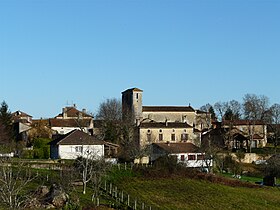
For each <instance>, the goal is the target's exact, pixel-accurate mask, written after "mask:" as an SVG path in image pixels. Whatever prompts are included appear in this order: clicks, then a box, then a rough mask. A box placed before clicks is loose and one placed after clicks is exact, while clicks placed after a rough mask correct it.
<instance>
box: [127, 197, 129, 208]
mask: <svg viewBox="0 0 280 210" xmlns="http://www.w3.org/2000/svg"><path fill="white" fill-rule="evenodd" d="M127 205H128V206H129V195H127Z"/></svg>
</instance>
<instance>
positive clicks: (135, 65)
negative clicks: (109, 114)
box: [0, 0, 280, 118]
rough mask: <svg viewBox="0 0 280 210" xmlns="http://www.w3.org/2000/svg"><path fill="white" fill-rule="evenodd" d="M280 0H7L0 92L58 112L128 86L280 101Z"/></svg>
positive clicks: (173, 94) (166, 100)
mask: <svg viewBox="0 0 280 210" xmlns="http://www.w3.org/2000/svg"><path fill="white" fill-rule="evenodd" d="M279 11H280V1H278V0H275V1H272V0H262V1H260V0H254V1H253V0H223V1H222V0H220V1H217V0H211V1H208V0H193V1H191V0H99V1H95V0H88V1H86V0H75V1H74V0H17V1H16V0H0V75H1V77H0V78H1V81H0V100H1V101H3V100H5V101H6V102H7V103H8V105H9V107H10V109H11V111H15V110H22V111H24V112H27V113H29V114H31V115H32V116H33V117H35V118H39V117H43V118H44V117H53V116H55V115H56V114H58V113H60V112H61V109H62V107H64V106H66V105H67V104H71V103H75V104H77V106H78V108H80V109H82V108H86V109H87V110H89V111H91V112H95V111H96V109H97V107H98V106H99V104H100V102H102V101H104V100H105V99H107V98H113V97H116V98H120V97H121V92H122V91H123V90H125V89H127V88H131V87H138V88H141V89H143V90H144V94H143V103H144V105H188V104H189V103H191V105H192V106H193V107H195V108H199V107H200V106H202V105H204V104H206V103H211V104H212V103H215V102H217V101H229V100H232V99H235V100H239V101H241V100H242V97H243V96H244V95H245V94H246V93H255V94H257V95H266V96H268V97H269V98H270V101H271V103H280V98H279V89H280V83H279V79H280V73H279V70H280V24H279V21H280V12H279Z"/></svg>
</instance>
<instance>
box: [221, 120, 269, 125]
mask: <svg viewBox="0 0 280 210" xmlns="http://www.w3.org/2000/svg"><path fill="white" fill-rule="evenodd" d="M223 124H224V125H230V124H232V125H265V123H264V122H263V121H261V120H224V121H223Z"/></svg>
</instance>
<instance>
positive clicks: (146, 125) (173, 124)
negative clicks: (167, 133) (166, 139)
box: [140, 122, 193, 128]
mask: <svg viewBox="0 0 280 210" xmlns="http://www.w3.org/2000/svg"><path fill="white" fill-rule="evenodd" d="M140 128H193V127H192V126H190V125H189V124H188V123H183V122H167V123H165V122H145V123H141V124H140Z"/></svg>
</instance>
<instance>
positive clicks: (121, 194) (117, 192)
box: [101, 181, 156, 210]
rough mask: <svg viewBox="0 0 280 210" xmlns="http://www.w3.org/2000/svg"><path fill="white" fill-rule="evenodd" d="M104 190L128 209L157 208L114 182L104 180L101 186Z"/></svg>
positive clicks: (152, 209)
mask: <svg viewBox="0 0 280 210" xmlns="http://www.w3.org/2000/svg"><path fill="white" fill-rule="evenodd" d="M101 189H102V191H103V192H105V193H106V194H107V195H109V196H110V197H111V198H113V199H114V200H115V201H116V202H117V203H119V204H121V205H123V206H125V207H126V208H127V209H132V210H137V209H139V210H156V208H155V207H152V205H151V204H148V203H145V202H143V201H141V199H139V198H136V197H133V196H131V195H130V194H128V193H126V192H125V191H123V190H122V189H119V188H118V187H117V186H116V185H113V184H112V183H108V182H106V181H105V182H104V184H103V186H102V187H101Z"/></svg>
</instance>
